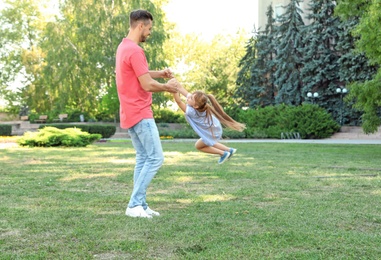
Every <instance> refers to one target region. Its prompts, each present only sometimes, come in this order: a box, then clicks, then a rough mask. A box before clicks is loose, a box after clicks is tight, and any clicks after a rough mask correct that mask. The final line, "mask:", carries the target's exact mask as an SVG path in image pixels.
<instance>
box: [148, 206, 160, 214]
mask: <svg viewBox="0 0 381 260" xmlns="http://www.w3.org/2000/svg"><path fill="white" fill-rule="evenodd" d="M146 213H147V214H148V215H150V216H160V213H159V212H157V211H154V210H152V209H150V207H148V206H147V208H146Z"/></svg>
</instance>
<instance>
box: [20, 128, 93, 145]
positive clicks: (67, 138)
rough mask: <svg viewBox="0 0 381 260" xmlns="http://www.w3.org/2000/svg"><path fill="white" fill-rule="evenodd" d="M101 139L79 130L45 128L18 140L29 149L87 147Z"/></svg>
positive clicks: (25, 134)
mask: <svg viewBox="0 0 381 260" xmlns="http://www.w3.org/2000/svg"><path fill="white" fill-rule="evenodd" d="M100 138H101V135H100V134H89V133H86V132H83V131H82V130H80V129H78V128H66V129H58V128H55V127H44V128H43V129H39V130H38V132H26V133H24V135H23V136H22V137H20V138H19V139H18V140H17V143H18V144H19V145H21V146H29V147H52V146H67V147H85V146H87V145H89V144H91V143H93V142H95V141H97V140H99V139H100Z"/></svg>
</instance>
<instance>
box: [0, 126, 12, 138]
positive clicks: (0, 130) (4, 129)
mask: <svg viewBox="0 0 381 260" xmlns="http://www.w3.org/2000/svg"><path fill="white" fill-rule="evenodd" d="M11 135H12V125H3V124H1V125H0V136H11Z"/></svg>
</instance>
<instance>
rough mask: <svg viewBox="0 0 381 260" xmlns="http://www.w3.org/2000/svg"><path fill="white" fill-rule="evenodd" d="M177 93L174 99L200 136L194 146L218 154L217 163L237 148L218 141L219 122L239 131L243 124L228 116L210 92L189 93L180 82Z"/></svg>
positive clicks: (220, 131)
mask: <svg viewBox="0 0 381 260" xmlns="http://www.w3.org/2000/svg"><path fill="white" fill-rule="evenodd" d="M179 93H181V94H182V95H184V96H185V97H186V98H187V101H186V102H187V103H186V104H185V103H184V102H182V101H181V99H180V95H179ZM179 93H174V94H173V96H174V98H175V101H176V103H177V105H178V106H179V107H180V109H181V110H182V111H183V112H184V113H185V118H186V120H187V121H188V123H189V124H190V125H191V127H192V128H193V130H194V131H195V132H196V133H197V134H198V136H200V138H201V139H199V140H198V141H197V142H196V144H195V146H196V148H197V149H198V150H200V151H202V152H205V153H211V154H218V155H220V159H219V160H218V163H219V164H221V163H223V162H225V161H226V160H227V159H229V158H230V157H231V156H232V155H233V154H234V153H235V152H236V151H237V149H234V148H229V147H227V146H225V145H223V144H221V143H219V142H218V140H220V139H221V137H222V127H221V123H222V124H223V125H224V126H226V127H228V128H231V129H234V130H237V131H240V132H242V131H243V129H245V125H244V124H241V123H238V122H236V121H234V120H233V119H232V118H231V117H230V116H228V115H227V114H226V113H225V111H224V110H223V109H222V107H221V105H220V104H219V103H218V101H217V100H216V99H215V98H214V96H213V95H211V94H205V93H203V92H202V91H195V92H194V93H193V94H190V93H188V91H187V90H186V89H184V87H183V86H181V84H180V83H179Z"/></svg>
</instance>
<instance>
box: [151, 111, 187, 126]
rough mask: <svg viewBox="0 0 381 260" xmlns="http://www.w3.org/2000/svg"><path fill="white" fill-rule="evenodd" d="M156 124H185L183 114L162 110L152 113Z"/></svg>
mask: <svg viewBox="0 0 381 260" xmlns="http://www.w3.org/2000/svg"><path fill="white" fill-rule="evenodd" d="M154 116H155V122H156V123H185V122H186V121H185V117H184V113H183V112H179V111H173V110H171V109H168V108H162V109H158V110H155V111H154Z"/></svg>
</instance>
